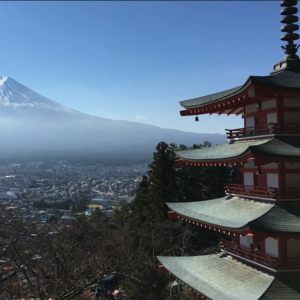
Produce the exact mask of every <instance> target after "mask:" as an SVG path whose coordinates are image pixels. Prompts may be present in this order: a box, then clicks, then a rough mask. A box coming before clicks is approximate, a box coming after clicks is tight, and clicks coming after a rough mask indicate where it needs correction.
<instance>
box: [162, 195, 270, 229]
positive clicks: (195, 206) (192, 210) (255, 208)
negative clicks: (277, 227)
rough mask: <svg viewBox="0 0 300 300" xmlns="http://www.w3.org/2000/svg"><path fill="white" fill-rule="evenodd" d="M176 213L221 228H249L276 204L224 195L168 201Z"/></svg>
mask: <svg viewBox="0 0 300 300" xmlns="http://www.w3.org/2000/svg"><path fill="white" fill-rule="evenodd" d="M167 205H168V207H169V208H170V209H171V210H173V211H174V212H175V213H176V214H178V215H180V216H183V217H186V218H189V219H192V220H194V221H200V222H203V223H205V224H210V225H212V226H217V227H221V228H228V229H231V230H232V229H237V230H239V231H244V230H248V229H249V225H248V223H249V222H251V221H253V220H255V219H257V218H259V217H261V216H262V215H264V214H266V213H267V212H268V211H269V210H270V209H272V207H273V206H274V204H269V203H259V202H254V201H249V200H245V199H241V198H237V197H223V198H218V199H213V200H205V201H197V202H180V203H167Z"/></svg>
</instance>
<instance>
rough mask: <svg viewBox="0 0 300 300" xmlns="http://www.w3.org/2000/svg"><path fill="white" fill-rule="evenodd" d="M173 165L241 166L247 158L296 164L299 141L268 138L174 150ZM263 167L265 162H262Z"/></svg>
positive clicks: (297, 139)
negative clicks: (174, 161)
mask: <svg viewBox="0 0 300 300" xmlns="http://www.w3.org/2000/svg"><path fill="white" fill-rule="evenodd" d="M175 153H176V155H177V156H178V157H179V158H180V159H179V160H178V161H176V164H177V165H181V166H183V165H186V166H188V165H194V166H201V165H202V166H214V165H216V166H219V165H220V166H222V165H233V164H243V163H244V162H247V161H248V159H255V157H257V158H261V160H263V161H264V162H265V161H267V162H269V163H270V162H279V161H283V160H284V161H291V162H293V163H295V162H300V138H269V139H255V140H246V141H236V142H230V143H226V144H221V145H216V146H212V147H208V148H201V149H193V150H184V151H176V152H175ZM264 164H265V163H264Z"/></svg>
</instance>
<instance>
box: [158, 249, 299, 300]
mask: <svg viewBox="0 0 300 300" xmlns="http://www.w3.org/2000/svg"><path fill="white" fill-rule="evenodd" d="M157 258H158V260H159V261H160V262H161V263H162V264H163V265H164V268H165V269H167V270H168V271H169V272H170V273H172V274H173V275H174V276H175V277H177V278H178V279H180V280H181V281H184V282H185V283H186V284H187V285H189V286H190V287H191V288H193V289H194V290H197V291H199V292H200V293H201V294H203V295H205V296H206V297H208V298H210V299H213V300H257V299H259V298H260V297H261V296H262V295H263V294H264V293H265V292H266V290H267V289H268V288H269V286H270V285H271V283H272V282H273V280H274V278H275V276H274V275H270V274H268V273H265V272H262V271H260V270H258V269H257V268H254V267H253V266H251V267H250V266H248V265H246V264H244V263H241V262H239V261H237V260H235V259H233V258H232V257H231V256H228V255H225V254H213V255H202V256H183V257H164V256H158V257H157ZM284 299H288V298H284ZM297 299H298V298H297Z"/></svg>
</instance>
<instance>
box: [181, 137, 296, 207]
mask: <svg viewBox="0 0 300 300" xmlns="http://www.w3.org/2000/svg"><path fill="white" fill-rule="evenodd" d="M176 155H177V156H178V157H179V159H178V160H177V161H176V164H177V165H179V166H228V165H242V168H241V169H240V171H241V173H242V179H243V183H242V184H225V192H226V194H227V195H228V196H237V197H243V198H247V199H253V200H259V201H267V202H275V201H276V202H287V201H289V202H298V201H300V138H297V137H293V138H291V137H280V138H279V137H278V138H269V139H255V140H243V141H232V142H229V143H226V144H222V145H217V146H212V147H208V148H202V149H193V150H185V151H176Z"/></svg>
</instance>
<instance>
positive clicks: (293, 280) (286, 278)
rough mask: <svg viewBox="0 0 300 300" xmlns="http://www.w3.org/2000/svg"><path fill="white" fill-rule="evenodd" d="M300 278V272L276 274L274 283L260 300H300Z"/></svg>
mask: <svg viewBox="0 0 300 300" xmlns="http://www.w3.org/2000/svg"><path fill="white" fill-rule="evenodd" d="M299 278H300V272H284V273H278V274H276V277H275V279H274V281H273V282H272V284H271V285H270V287H269V288H268V289H267V291H266V292H265V294H263V296H262V297H261V298H259V300H282V299H288V300H299V299H300V285H299Z"/></svg>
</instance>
